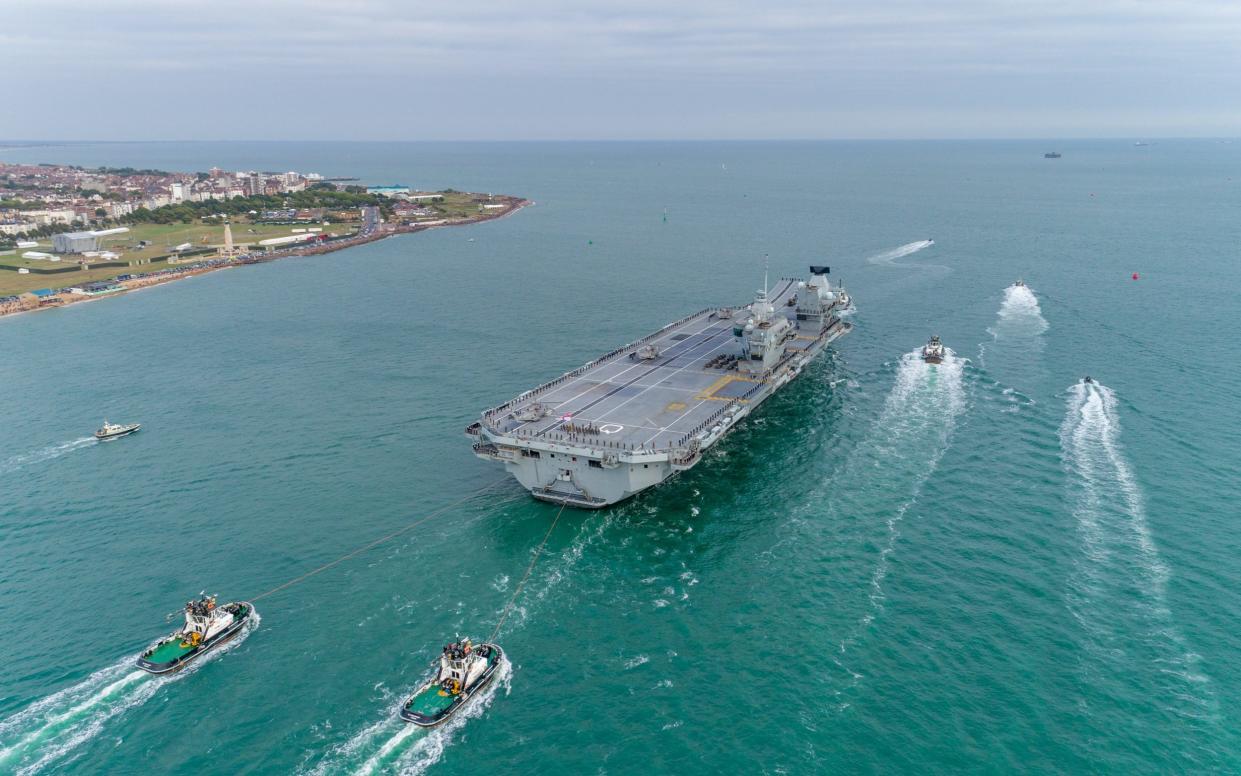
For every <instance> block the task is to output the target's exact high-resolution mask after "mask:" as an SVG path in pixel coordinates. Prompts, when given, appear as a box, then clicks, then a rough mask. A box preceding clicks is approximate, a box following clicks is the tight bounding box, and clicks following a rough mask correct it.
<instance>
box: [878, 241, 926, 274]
mask: <svg viewBox="0 0 1241 776" xmlns="http://www.w3.org/2000/svg"><path fill="white" fill-rule="evenodd" d="M934 244H935V241H934V240H918V241H917V242H911V243H905V244H904V245H902V246H901V247H899V248H893V249H892V250H889V251H884V252H883V253H876V254H875V255H874V256H869V257H867V259H866V263H867V264H878V265H879V266H882V267H903V268H906V269H910V268H924V267H940V266H942V265H939V264H907V263H905V262H900V261H897V259H903V258H905V257H906V256H910V255H912V254H915V253H917V252H918V251H920V250H923V249H925V248H930V247H931V246H932V245H934ZM945 269H946V268H945Z"/></svg>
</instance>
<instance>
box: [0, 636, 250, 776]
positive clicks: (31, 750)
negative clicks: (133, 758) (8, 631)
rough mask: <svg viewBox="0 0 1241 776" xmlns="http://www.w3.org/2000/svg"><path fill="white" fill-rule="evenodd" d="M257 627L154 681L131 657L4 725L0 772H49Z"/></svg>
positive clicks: (0, 737)
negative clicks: (110, 724)
mask: <svg viewBox="0 0 1241 776" xmlns="http://www.w3.org/2000/svg"><path fill="white" fill-rule="evenodd" d="M258 624H259V616H258V614H257V613H256V614H255V615H254V616H253V619H252V621H251V622H250V623H249V624H248V625H247V626H246V627H245V628H244V629H243V630H242V632H241V633H239V634H237V636H236V638H234V639H233V640H232V641H231V642H229V643H228V644H225V645H223V646H221V647H219V648H218V649H216V650H213V651H212V652H210V653H208V654H207V655H204V656H203V657H201V658H199V659H198V660H196V661H194V662H193V663H191V664H190V665H189V666H187V667H186V668H185V669H183V670H182V671H180V672H178V673H175V674H171V675H169V676H151V675H150V674H147V673H146V672H145V671H141V670H139V669H138V668H136V667H135V666H134V658H133V657H132V656H131V657H127V658H125V659H124V660H121V661H119V662H117V663H114V664H113V665H110V666H108V667H107V668H104V669H101V670H99V671H96V672H95V673H93V674H91V675H90V676H88V677H87V678H86V679H83V680H82V681H81V682H78V683H77V684H75V685H73V686H72V687H68V688H66V689H64V690H60V691H59V692H56V693H53V694H52V695H49V696H47V697H46V698H42V699H40V700H38V701H36V702H35V703H33V704H31V705H30V706H27V707H26V708H25V709H22V710H21V711H18V712H17V713H15V714H13V715H12V716H10V717H8V718H6V719H4V720H2V721H0V772H3V773H14V774H17V776H31V775H32V774H35V773H38V772H39V771H41V770H43V769H44V768H47V767H48V766H50V765H52V764H53V763H55V762H56V761H57V760H60V759H61V758H63V757H64V756H65V755H67V754H69V753H70V752H72V751H73V750H74V749H77V748H78V747H79V746H81V745H82V744H84V743H86V742H87V741H90V740H91V739H93V738H95V737H96V736H98V735H99V733H100V732H101V731H102V730H103V727H104V724H105V723H107V722H108V720H110V719H112V718H114V717H117V716H119V715H120V714H122V713H124V712H125V711H127V710H129V709H132V708H134V707H136V706H139V705H141V704H143V703H145V702H146V701H147V700H149V699H150V698H151V697H152V696H153V695H155V693H156V692H158V691H159V689H160V688H161V687H163V686H165V685H167V684H170V683H172V682H175V681H177V680H179V679H181V678H183V677H185V676H188V675H190V674H192V673H194V672H196V671H197V670H199V669H200V668H201V667H202V666H203V665H205V664H206V663H208V662H211V661H213V660H215V659H216V658H218V657H219V656H220V655H222V654H223V653H225V652H228V651H230V650H232V649H234V648H236V646H237V645H238V644H240V643H241V642H242V641H245V639H246V636H247V635H249V633H250V632H251V631H253V630H254V629H255V628H256V627H258Z"/></svg>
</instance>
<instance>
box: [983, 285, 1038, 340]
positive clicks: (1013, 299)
mask: <svg viewBox="0 0 1241 776" xmlns="http://www.w3.org/2000/svg"><path fill="white" fill-rule="evenodd" d="M1048 325H1049V324H1048V323H1047V319H1046V318H1044V317H1043V310H1042V308H1040V307H1039V304H1038V297H1037V296H1035V295H1034V292H1033V291H1031V290H1030V288H1029V286H1009V287H1008V288H1006V289H1004V301H1003V302H1002V303H1000V313H999V317H998V318H996V321H995V325H994V326H992V327H991V328H989V329H987V333H988V334H990V335H991V336H992V338H993V339H997V340H998V339H1007V338H1024V337H1036V336H1038V335H1039V334H1042V333H1043V332H1045V331H1047V328H1048Z"/></svg>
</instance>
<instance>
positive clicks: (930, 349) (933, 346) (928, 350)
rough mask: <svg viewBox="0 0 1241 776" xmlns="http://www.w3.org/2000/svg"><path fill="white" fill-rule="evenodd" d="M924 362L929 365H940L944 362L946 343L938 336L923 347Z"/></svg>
mask: <svg viewBox="0 0 1241 776" xmlns="http://www.w3.org/2000/svg"><path fill="white" fill-rule="evenodd" d="M922 360H923V361H925V362H927V363H928V364H938V363H940V362H941V361H943V360H944V343H942V342H940V341H939V335H938V334H936V335H935V336H934V337H931V341H930V342H928V343H926V344H925V345H923V346H922Z"/></svg>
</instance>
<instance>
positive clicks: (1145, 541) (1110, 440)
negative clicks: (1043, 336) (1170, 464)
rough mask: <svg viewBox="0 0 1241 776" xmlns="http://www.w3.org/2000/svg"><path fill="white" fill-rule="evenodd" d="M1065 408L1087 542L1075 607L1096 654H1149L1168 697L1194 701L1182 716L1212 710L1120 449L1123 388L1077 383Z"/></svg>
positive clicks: (1068, 453) (1069, 466) (1070, 468)
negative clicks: (1171, 683) (1167, 684)
mask: <svg viewBox="0 0 1241 776" xmlns="http://www.w3.org/2000/svg"><path fill="white" fill-rule="evenodd" d="M1066 405H1067V406H1066V411H1065V418H1064V422H1063V423H1062V424H1061V427H1060V446H1061V454H1062V459H1063V461H1064V467H1065V472H1066V475H1067V477H1068V479H1067V489H1068V496H1069V501H1070V508H1071V510H1072V513H1073V516H1074V517H1075V518H1076V520H1077V525H1078V534H1079V536H1080V538H1081V541H1082V557H1081V558H1080V559H1079V560H1078V561H1077V564H1076V570H1075V573H1074V575H1073V577H1072V578H1071V579H1070V584H1069V589H1070V594H1069V598H1068V605H1069V608H1070V610H1071V611H1072V613H1073V615H1074V617H1075V618H1076V619H1077V621H1078V622H1079V623H1080V624H1081V625H1082V626H1083V628H1084V629H1085V630H1086V632H1087V635H1088V637H1089V642H1090V643H1089V647H1090V649H1091V651H1092V652H1093V653H1094V654H1095V655H1096V656H1098V657H1099V658H1100V659H1102V660H1104V661H1107V662H1109V663H1111V662H1112V661H1113V660H1115V659H1116V656H1117V655H1122V654H1124V655H1129V656H1134V657H1137V656H1138V655H1139V651H1140V649H1142V650H1146V651H1147V652H1148V654H1149V660H1150V662H1151V665H1150V666H1149V668H1150V670H1151V671H1152V672H1157V673H1158V674H1159V675H1160V676H1164V677H1174V678H1175V679H1176V680H1177V682H1176V683H1177V684H1178V685H1179V686H1178V687H1176V688H1169V694H1170V697H1169V698H1168V702H1169V703H1172V702H1174V701H1178V700H1179V701H1184V700H1188V701H1190V703H1191V708H1190V709H1188V710H1185V709H1174V710H1175V711H1176V712H1177V713H1185V714H1188V715H1190V716H1194V717H1204V716H1207V717H1210V716H1213V712H1212V711H1211V708H1212V707H1213V706H1214V700H1213V698H1212V697H1211V692H1210V689H1209V686H1208V685H1209V680H1208V677H1207V676H1206V675H1205V674H1204V673H1202V671H1201V670H1200V668H1199V667H1198V663H1199V657H1198V655H1197V654H1195V653H1194V652H1193V650H1192V649H1190V647H1189V644H1188V642H1187V641H1186V639H1185V637H1184V636H1183V635H1182V634H1181V632H1180V630H1179V629H1178V628H1177V626H1176V624H1175V621H1174V618H1173V614H1172V611H1171V608H1170V607H1169V605H1168V597H1167V586H1168V579H1169V576H1170V571H1169V569H1168V566H1167V565H1166V564H1165V563H1164V561H1163V559H1162V558H1161V557H1160V554H1159V549H1158V547H1157V545H1156V544H1155V540H1154V537H1153V536H1152V535H1151V530H1150V527H1149V524H1148V521H1147V514H1146V505H1145V497H1144V495H1143V493H1142V488H1141V486H1140V485H1139V483H1138V481H1137V478H1136V477H1135V476H1134V474H1133V470H1132V468H1131V467H1130V465H1129V462H1128V460H1126V458H1125V456H1124V452H1123V450H1122V448H1121V444H1120V419H1119V414H1118V412H1117V406H1118V402H1117V399H1116V394H1115V392H1113V391H1112V389H1110V388H1108V387H1107V386H1104V385H1100V384H1098V383H1096V382H1089V383H1088V382H1085V381H1082V382H1079V383H1077V384H1076V385H1074V386H1072V387H1071V388H1070V389H1069V392H1068V397H1067V400H1066ZM1169 666H1171V668H1169ZM1122 670H1123V669H1122Z"/></svg>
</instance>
